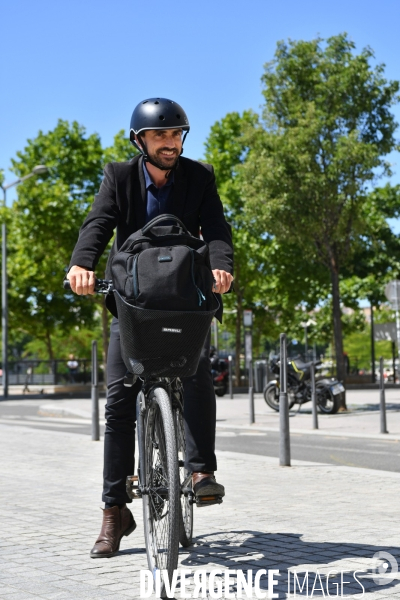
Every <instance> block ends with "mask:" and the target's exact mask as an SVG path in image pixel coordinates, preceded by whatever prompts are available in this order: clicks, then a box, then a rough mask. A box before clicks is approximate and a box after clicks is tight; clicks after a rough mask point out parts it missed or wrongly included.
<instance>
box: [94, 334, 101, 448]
mask: <svg viewBox="0 0 400 600" xmlns="http://www.w3.org/2000/svg"><path fill="white" fill-rule="evenodd" d="M99 439H100V422H99V379H98V367H97V342H96V341H93V342H92V441H94V442H98V441H99Z"/></svg>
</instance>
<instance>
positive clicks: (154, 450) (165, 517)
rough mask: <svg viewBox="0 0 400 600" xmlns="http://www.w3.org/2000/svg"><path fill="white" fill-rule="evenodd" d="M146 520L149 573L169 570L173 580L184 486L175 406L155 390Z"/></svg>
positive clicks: (148, 425) (147, 431)
mask: <svg viewBox="0 0 400 600" xmlns="http://www.w3.org/2000/svg"><path fill="white" fill-rule="evenodd" d="M144 445H145V494H144V495H143V520H144V534H145V540H146V551H147V562H148V566H149V570H150V571H151V572H152V573H153V575H154V574H155V571H156V570H157V569H165V570H166V571H167V572H168V576H169V579H170V581H171V579H172V575H173V571H174V569H176V567H177V565H178V552H179V504H180V499H179V496H180V486H179V473H178V461H177V456H176V448H177V446H176V437H175V430H174V421H173V416H172V410H171V403H170V399H169V396H168V394H167V392H166V391H165V390H164V388H155V389H154V390H153V392H152V393H151V396H150V404H149V408H148V410H147V413H146V418H145V423H144Z"/></svg>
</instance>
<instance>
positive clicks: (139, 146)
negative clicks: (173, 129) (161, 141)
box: [131, 131, 189, 172]
mask: <svg viewBox="0 0 400 600" xmlns="http://www.w3.org/2000/svg"><path fill="white" fill-rule="evenodd" d="M188 133H189V132H188V131H185V135H184V136H183V140H182V150H181V153H180V155H181V154H183V143H184V141H185V139H186V136H187V134H188ZM136 135H137V138H138V140H139V142H140V143H139V144H138V143H137V141H136V140H135V139H132V137H133V136H131V143H132V144H133V145H134V146H135V148H137V149H138V150H139V152H140V154H141V155H142V156H143V159H144V160H145V161H146V162H149V163H150V164H151V165H153V166H154V167H157V169H160V171H171V172H172V171H174V170H175V168H176V167H177V165H178V161H176V162H175V165H174V166H173V167H172V169H171V167H163V166H162V165H159V164H157V163H156V162H155V161H154V160H153V159H151V158H150V157H149V154H148V151H147V147H146V144H145V143H144V140H143V138H142V136H141V135H140V133H137V134H136ZM180 155H179V156H180Z"/></svg>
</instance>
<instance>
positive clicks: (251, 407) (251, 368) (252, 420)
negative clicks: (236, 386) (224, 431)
mask: <svg viewBox="0 0 400 600" xmlns="http://www.w3.org/2000/svg"><path fill="white" fill-rule="evenodd" d="M253 389H254V388H253V360H252V359H251V358H250V359H249V402H250V425H252V424H253V423H255V417H254V392H253Z"/></svg>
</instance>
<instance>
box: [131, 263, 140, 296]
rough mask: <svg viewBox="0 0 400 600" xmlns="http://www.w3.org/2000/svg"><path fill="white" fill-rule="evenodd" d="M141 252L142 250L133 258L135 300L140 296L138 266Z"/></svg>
mask: <svg viewBox="0 0 400 600" xmlns="http://www.w3.org/2000/svg"><path fill="white" fill-rule="evenodd" d="M139 254H141V252H138V254H136V256H135V258H134V259H133V267H132V275H133V294H134V296H135V300H136V298H137V297H138V296H139V277H138V267H137V263H138V258H139Z"/></svg>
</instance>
